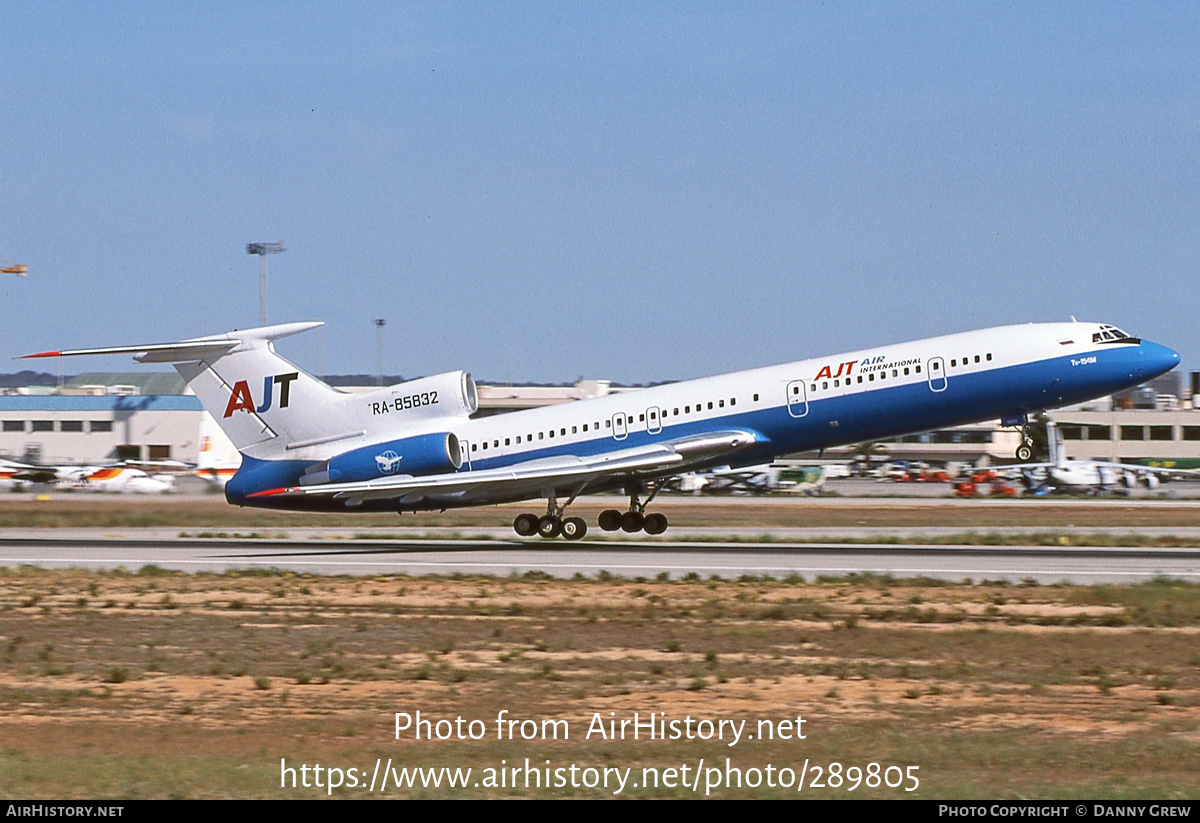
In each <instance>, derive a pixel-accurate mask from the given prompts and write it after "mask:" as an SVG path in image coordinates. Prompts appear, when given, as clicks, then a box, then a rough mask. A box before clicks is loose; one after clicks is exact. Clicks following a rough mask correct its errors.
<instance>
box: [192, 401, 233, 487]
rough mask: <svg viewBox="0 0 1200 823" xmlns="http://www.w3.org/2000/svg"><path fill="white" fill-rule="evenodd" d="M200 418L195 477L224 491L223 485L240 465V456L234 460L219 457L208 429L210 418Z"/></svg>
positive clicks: (205, 416) (210, 423) (206, 416)
mask: <svg viewBox="0 0 1200 823" xmlns="http://www.w3.org/2000/svg"><path fill="white" fill-rule="evenodd" d="M201 417H202V420H201V423H200V454H199V456H198V457H197V459H196V476H197V477H201V478H203V479H204V480H205V481H206V482H207V483H209V484H210V485H211V486H212V487H214V488H216V489H221V490H224V489H225V484H226V483H228V482H229V479H230V478H231V477H233V476H234V475H235V474H237V470H238V468H239V467H240V466H241V465H242V461H241V459H240V458H241V455H238V459H236V460H230V459H225V458H224V457H222V456H221V455H219V454H218V453H217V449H216V448H215V447H214V443H213V441H214V439H215V435H214V434H213V433H212V432H211V430H210V429H209V427H210V426H211V425H213V424H212V416H211V415H208V414H204V415H201Z"/></svg>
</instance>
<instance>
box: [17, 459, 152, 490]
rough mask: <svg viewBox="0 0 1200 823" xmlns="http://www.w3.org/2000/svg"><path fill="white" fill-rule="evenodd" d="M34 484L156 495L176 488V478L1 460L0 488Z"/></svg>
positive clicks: (120, 469) (116, 469) (124, 468)
mask: <svg viewBox="0 0 1200 823" xmlns="http://www.w3.org/2000/svg"><path fill="white" fill-rule="evenodd" d="M32 483H46V484H53V485H54V487H55V488H57V489H70V490H85V491H103V492H123V493H136V494H156V493H159V492H164V491H170V490H172V489H174V479H173V478H171V477H170V476H166V475H160V476H156V477H151V476H150V475H148V474H147V473H146V472H144V471H142V470H141V469H136V468H131V467H129V466H30V465H28V464H25V463H16V462H13V461H11V460H3V459H0V489H7V490H11V489H24V488H25V487H26V486H28V485H29V484H32Z"/></svg>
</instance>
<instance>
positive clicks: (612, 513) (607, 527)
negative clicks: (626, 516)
mask: <svg viewBox="0 0 1200 823" xmlns="http://www.w3.org/2000/svg"><path fill="white" fill-rule="evenodd" d="M596 525H598V526H599V527H600V528H602V529H604V531H606V532H615V531H616V530H617V529H619V528H621V513H620V512H619V511H617V510H616V509H605V510H604V511H602V512H600V517H599V519H597V521H596Z"/></svg>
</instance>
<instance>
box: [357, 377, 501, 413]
mask: <svg viewBox="0 0 1200 823" xmlns="http://www.w3.org/2000/svg"><path fill="white" fill-rule="evenodd" d="M355 402H356V403H358V402H362V403H366V407H365V411H367V412H368V416H369V417H370V418H371V419H372V420H375V421H379V422H384V421H385V420H392V421H395V422H396V423H400V422H401V421H404V422H405V423H408V422H410V421H412V420H418V419H429V418H433V417H469V416H470V415H472V414H474V413H475V412H476V411H478V410H479V395H478V392H477V391H476V389H475V378H473V377H471V375H470V374H468V373H467V372H465V371H451V372H445V373H443V374H433V375H430V376H429V377H421V378H418V379H416V380H409V381H407V382H404V383H397V384H396V385H394V386H388V387H387V388H383V389H375V390H374V391H372V392H369V393H367V394H361V395H357V396H356V397H355Z"/></svg>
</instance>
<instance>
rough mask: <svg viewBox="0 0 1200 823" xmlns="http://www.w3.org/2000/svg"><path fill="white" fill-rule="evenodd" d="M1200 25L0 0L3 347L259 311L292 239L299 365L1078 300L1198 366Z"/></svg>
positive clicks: (1050, 15) (676, 369)
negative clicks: (378, 350)
mask: <svg viewBox="0 0 1200 823" xmlns="http://www.w3.org/2000/svg"><path fill="white" fill-rule="evenodd" d="M1197 42H1200V5H1197V4H1195V3H1138V4H1105V3H1048V4H1038V3H975V4H962V3H903V4H900V3H866V2H854V3H827V4H823V5H818V4H815V3H742V4H730V3H716V4H703V3H688V4H680V3H663V4H659V3H586V2H553V3H549V2H547V3H487V2H478V3H446V4H438V3H403V4H402V3H377V4H361V3H360V4H333V3H292V4H276V3H231V4H227V5H224V4H219V3H211V4H176V3H146V4H131V3H114V4H97V3H79V4H72V3H20V2H10V3H5V4H3V5H0V49H2V53H3V54H4V59H3V61H2V62H0V90H2V98H0V99H2V100H3V106H2V108H0V112H2V113H3V117H4V128H3V129H0V191H2V192H3V194H4V197H3V201H2V202H0V259H14V260H18V261H20V262H22V263H25V264H27V265H28V266H29V269H30V274H29V277H28V278H25V279H17V278H13V277H9V276H0V301H2V302H3V305H4V307H5V312H4V318H5V322H4V325H3V333H2V334H0V357H2V358H4V359H5V360H6V361H7V362H10V364H11V367H10V368H9V369H7V370H17V369H19V368H21V367H22V364H19V363H12V361H8V360H7V358H10V357H13V356H16V355H19V354H23V353H28V352H31V351H38V350H43V349H52V348H68V347H75V346H93V345H108V344H124V343H134V342H155V341H164V340H173V339H177V338H179V337H181V336H197V335H202V334H209V333H214V332H218V331H224V330H226V329H230V328H235V327H246V326H250V325H255V324H256V323H257V320H258V263H257V258H254V257H250V256H249V255H247V254H246V252H245V244H246V243H247V242H251V241H278V240H283V241H284V242H285V243H286V244H287V251H286V252H285V253H284V254H282V255H277V256H274V257H272V258H270V260H269V266H270V272H271V275H270V285H271V297H270V316H271V321H272V322H284V321H287V320H305V319H313V318H323V319H325V320H326V321H328V325H327V327H326V328H325V330H324V332H323V334H322V335H321V336H320V337H319V338H318V336H316V335H313V334H310V335H306V336H305V337H300V338H293V339H291V340H288V341H283V342H281V344H280V350H281V351H282V352H283V353H285V354H287V355H288V356H290V357H292V358H293V359H295V360H297V362H299V363H300V364H301V365H302V366H305V367H306V368H309V369H316V368H317V365H318V362H317V361H318V356H320V358H321V361H322V362H321V365H322V366H323V368H324V371H325V372H327V373H345V372H368V373H369V372H373V371H374V369H375V331H374V328H373V326H372V324H371V320H372V319H373V318H375V317H382V318H385V319H386V320H387V326H386V327H385V336H384V340H385V354H384V363H383V366H384V369H385V371H387V372H390V373H399V374H404V375H407V376H415V375H418V374H428V373H433V372H437V371H444V370H449V369H455V368H465V369H468V370H470V371H472V372H473V373H474V374H476V375H477V376H478V377H480V378H481V379H487V380H512V381H518V382H520V381H537V382H551V381H569V380H574V379H575V378H577V377H580V376H587V377H607V378H611V379H614V380H619V381H623V382H642V381H653V380H663V379H673V378H688V377H696V376H701V375H704V374H709V373H713V372H719V371H728V370H734V369H739V368H748V367H752V366H758V365H766V364H768V363H776V362H783V361H787V360H792V359H798V358H800V357H807V356H818V355H822V354H829V353H835V352H840V351H846V350H850V349H854V348H859V347H865V346H874V345H879V344H883V343H887V342H896V341H899V340H905V339H912V338H916V337H924V336H929V335H934V334H940V333H944V332H952V331H962V330H965V329H970V328H978V327H983V326H991V325H1001V324H1008V323H1021V322H1028V321H1035V320H1060V319H1067V318H1068V317H1069V316H1070V315H1076V316H1078V317H1079V318H1080V319H1093V320H1104V321H1106V322H1112V323H1116V324H1118V325H1120V326H1122V327H1124V328H1125V329H1126V330H1127V331H1129V332H1131V333H1134V334H1138V335H1142V336H1145V337H1147V338H1150V339H1153V340H1156V341H1158V342H1162V343H1165V344H1167V345H1170V346H1172V347H1174V348H1176V349H1178V350H1179V351H1180V352H1182V354H1183V357H1184V366H1185V368H1200V340H1197V334H1196V325H1197V323H1196V313H1197V309H1198V307H1200V151H1198V150H1197V149H1198V148H1200V48H1197V47H1196V43H1197ZM128 362H129V361H128V359H119V360H113V361H110V362H103V361H98V362H93V363H87V362H84V361H76V362H72V363H69V364H65V368H66V369H67V370H68V371H80V370H85V369H92V368H122V367H124V364H127V363H128ZM76 367H77V368H76Z"/></svg>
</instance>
